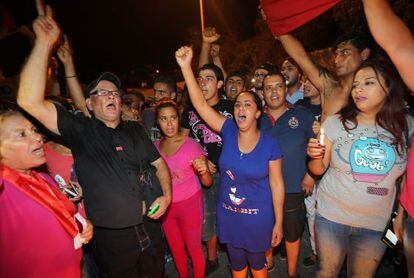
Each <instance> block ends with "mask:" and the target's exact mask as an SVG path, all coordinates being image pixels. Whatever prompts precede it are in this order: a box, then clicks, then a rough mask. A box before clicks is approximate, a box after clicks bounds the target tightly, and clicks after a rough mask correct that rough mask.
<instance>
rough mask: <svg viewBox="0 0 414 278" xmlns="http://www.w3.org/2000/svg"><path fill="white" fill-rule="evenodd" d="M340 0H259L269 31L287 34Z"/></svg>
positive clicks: (276, 33)
mask: <svg viewBox="0 0 414 278" xmlns="http://www.w3.org/2000/svg"><path fill="white" fill-rule="evenodd" d="M339 2H341V0H293V1H292V0H260V5H261V6H262V9H263V11H264V13H265V15H266V21H267V24H268V25H269V28H270V31H271V32H272V34H273V35H275V36H280V35H283V34H287V33H289V32H291V31H293V30H295V29H296V28H298V27H300V26H302V25H303V24H305V23H306V22H308V21H311V20H312V19H314V18H315V17H317V16H319V15H320V14H322V13H324V12H325V11H327V10H329V9H330V8H332V7H333V6H334V5H336V4H338V3H339Z"/></svg>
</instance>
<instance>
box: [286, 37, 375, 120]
mask: <svg viewBox="0 0 414 278" xmlns="http://www.w3.org/2000/svg"><path fill="white" fill-rule="evenodd" d="M278 39H279V40H280V42H281V43H282V45H283V47H284V49H285V51H286V52H287V53H288V55H289V56H290V57H292V59H293V60H294V61H295V62H296V63H297V64H298V65H299V67H300V68H301V69H302V71H303V73H304V74H306V76H307V77H308V78H309V79H310V81H311V82H312V84H314V85H315V87H316V88H317V89H318V90H319V91H320V92H321V97H322V98H321V101H322V122H323V121H324V120H325V119H326V117H327V116H329V115H333V114H335V113H337V112H338V111H339V110H340V109H341V108H342V107H344V106H345V105H346V104H347V102H348V98H349V94H350V92H351V88H352V82H353V76H354V73H355V71H356V69H357V68H358V67H359V65H360V64H361V63H362V62H363V61H365V60H367V59H368V57H369V55H370V52H371V50H370V40H369V39H368V38H367V37H363V36H357V37H341V38H339V39H338V40H337V43H336V44H335V46H334V49H335V54H334V56H335V70H336V76H337V77H338V79H337V80H335V79H333V78H331V75H329V74H328V73H327V72H326V71H323V70H321V69H319V68H318V67H317V66H316V65H315V64H314V63H313V62H312V60H311V59H310V57H309V56H308V54H307V53H306V51H305V49H304V48H303V46H302V44H301V43H300V42H299V41H298V40H297V39H296V38H295V37H293V36H292V35H290V34H286V35H282V36H280V37H278Z"/></svg>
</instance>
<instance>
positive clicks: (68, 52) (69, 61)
mask: <svg viewBox="0 0 414 278" xmlns="http://www.w3.org/2000/svg"><path fill="white" fill-rule="evenodd" d="M63 37H64V41H63V44H62V45H61V46H60V47H59V49H58V51H57V54H58V57H59V60H60V61H62V64H63V67H64V68H65V80H66V84H67V86H68V90H69V95H70V97H71V98H72V100H73V102H74V104H75V107H76V108H77V109H79V110H80V111H81V112H82V113H83V114H84V115H85V116H87V117H91V114H90V113H89V110H88V108H87V107H86V101H85V97H84V95H83V90H82V87H81V84H80V82H79V79H78V77H77V75H76V69H75V63H74V62H73V51H72V48H71V47H70V44H69V40H68V37H67V36H66V35H64V36H63Z"/></svg>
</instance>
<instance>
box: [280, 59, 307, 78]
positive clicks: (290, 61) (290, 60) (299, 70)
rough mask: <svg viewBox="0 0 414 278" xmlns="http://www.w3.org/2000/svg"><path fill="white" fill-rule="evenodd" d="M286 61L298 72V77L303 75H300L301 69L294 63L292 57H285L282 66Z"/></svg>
mask: <svg viewBox="0 0 414 278" xmlns="http://www.w3.org/2000/svg"><path fill="white" fill-rule="evenodd" d="M286 61H288V62H289V63H291V64H292V65H293V66H294V67H295V68H296V69H297V70H298V72H299V74H300V75H302V74H303V73H302V69H301V67H299V65H298V63H296V61H295V60H293V58H292V57H287V58H286V59H284V60H283V62H282V65H283V64H284V63H285V62H286Z"/></svg>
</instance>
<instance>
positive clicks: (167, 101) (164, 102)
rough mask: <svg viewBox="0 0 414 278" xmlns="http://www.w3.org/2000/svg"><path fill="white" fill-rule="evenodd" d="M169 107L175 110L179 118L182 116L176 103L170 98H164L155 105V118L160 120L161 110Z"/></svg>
mask: <svg viewBox="0 0 414 278" xmlns="http://www.w3.org/2000/svg"><path fill="white" fill-rule="evenodd" d="M167 107H171V108H173V109H174V110H175V112H176V113H177V115H178V117H180V114H179V113H178V109H177V104H176V103H175V101H173V100H171V99H168V98H163V99H161V100H160V101H158V102H157V103H156V104H155V118H156V119H158V116H159V113H160V111H161V109H163V108H167Z"/></svg>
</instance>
